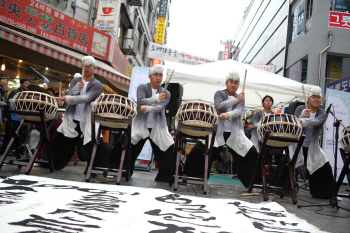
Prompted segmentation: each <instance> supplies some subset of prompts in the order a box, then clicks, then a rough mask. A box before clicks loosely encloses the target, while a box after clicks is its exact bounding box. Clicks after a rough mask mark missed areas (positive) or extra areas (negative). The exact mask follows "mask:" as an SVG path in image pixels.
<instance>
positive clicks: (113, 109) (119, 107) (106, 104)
mask: <svg viewBox="0 0 350 233" xmlns="http://www.w3.org/2000/svg"><path fill="white" fill-rule="evenodd" d="M91 106H92V109H93V110H94V111H95V114H96V116H100V117H106V118H114V119H127V118H128V116H132V118H135V116H136V113H137V112H136V104H135V102H134V101H132V100H130V99H128V98H126V97H124V96H121V95H115V94H108V95H100V96H99V97H97V99H96V100H95V101H94V102H92V103H91ZM97 122H99V123H100V124H101V125H103V126H106V127H110V128H126V127H128V124H127V123H114V122H107V121H99V120H97Z"/></svg>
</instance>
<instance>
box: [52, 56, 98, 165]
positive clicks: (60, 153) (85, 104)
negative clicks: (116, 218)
mask: <svg viewBox="0 0 350 233" xmlns="http://www.w3.org/2000/svg"><path fill="white" fill-rule="evenodd" d="M82 61H85V68H84V79H83V80H82V79H81V78H80V77H77V78H73V80H72V81H71V83H70V86H69V90H68V92H67V95H65V96H63V97H60V98H59V99H58V101H57V102H58V105H62V104H63V103H62V102H65V103H66V104H67V108H66V112H65V115H64V119H63V122H62V124H61V125H60V126H59V127H58V129H57V131H56V132H55V133H54V135H53V136H52V138H51V140H50V152H51V155H52V158H53V161H54V166H55V169H56V170H60V169H62V168H64V167H65V166H66V165H67V164H68V163H69V161H70V159H71V157H72V155H73V153H74V148H75V146H76V145H77V143H78V141H79V138H80V137H81V135H82V136H83V145H84V150H86V151H87V154H88V155H91V150H92V146H93V144H92V141H91V110H92V107H91V105H90V104H91V102H92V101H94V100H95V99H96V98H97V97H98V96H99V95H100V94H101V92H102V83H101V82H100V81H98V80H97V79H96V78H95V77H94V71H95V69H96V61H95V59H94V58H93V57H92V56H85V57H83V59H82ZM89 152H90V153H89ZM87 161H88V166H89V161H90V157H88V158H87Z"/></svg>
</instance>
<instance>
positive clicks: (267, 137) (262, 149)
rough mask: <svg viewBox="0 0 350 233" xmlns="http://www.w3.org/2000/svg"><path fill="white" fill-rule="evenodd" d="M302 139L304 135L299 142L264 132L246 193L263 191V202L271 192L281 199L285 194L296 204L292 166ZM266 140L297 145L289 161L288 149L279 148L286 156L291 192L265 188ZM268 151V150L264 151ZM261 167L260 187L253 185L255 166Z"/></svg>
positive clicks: (271, 187)
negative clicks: (257, 190)
mask: <svg viewBox="0 0 350 233" xmlns="http://www.w3.org/2000/svg"><path fill="white" fill-rule="evenodd" d="M304 138H305V135H301V136H300V138H299V140H298V139H287V138H281V137H276V136H270V131H266V132H265V135H264V138H263V142H262V144H261V146H260V151H259V156H258V159H257V162H256V164H255V168H254V172H253V176H252V179H251V181H250V184H249V188H248V193H251V192H252V190H253V188H261V189H263V197H264V201H267V200H268V195H269V192H273V193H278V194H280V196H281V197H283V196H284V195H285V194H289V193H291V194H292V200H293V204H296V203H297V202H298V198H297V194H296V190H295V177H294V166H295V163H296V161H297V158H298V154H299V151H300V149H301V146H302V145H303V142H304ZM268 140H274V141H280V142H294V143H298V145H297V148H296V150H295V152H294V155H293V158H292V160H290V157H289V149H288V147H284V148H280V149H282V150H284V151H285V153H286V155H287V159H288V170H289V179H290V183H291V187H292V191H287V190H284V189H283V187H276V186H267V182H266V171H265V162H264V161H265V158H264V156H265V153H264V152H265V149H266V147H267V146H266V143H267V141H268ZM266 151H268V150H266ZM259 163H260V166H261V171H262V185H255V184H254V182H255V178H256V176H257V174H256V170H257V166H259Z"/></svg>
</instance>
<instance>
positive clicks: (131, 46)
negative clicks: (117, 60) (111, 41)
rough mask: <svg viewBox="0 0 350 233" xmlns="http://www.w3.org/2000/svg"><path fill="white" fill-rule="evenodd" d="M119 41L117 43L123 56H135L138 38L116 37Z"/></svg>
mask: <svg viewBox="0 0 350 233" xmlns="http://www.w3.org/2000/svg"><path fill="white" fill-rule="evenodd" d="M118 40H119V41H121V43H120V44H119V46H120V49H121V51H122V52H123V53H124V55H125V56H128V55H130V56H135V55H136V52H137V50H138V40H137V39H135V38H123V37H119V38H118Z"/></svg>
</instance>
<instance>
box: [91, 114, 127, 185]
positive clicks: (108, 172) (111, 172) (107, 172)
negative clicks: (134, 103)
mask: <svg viewBox="0 0 350 233" xmlns="http://www.w3.org/2000/svg"><path fill="white" fill-rule="evenodd" d="M96 120H98V121H105V122H111V123H125V124H128V127H127V128H110V127H106V126H103V125H100V127H99V128H98V132H97V138H95V121H96ZM131 125H132V116H128V118H127V119H116V118H107V117H100V116H96V115H95V112H94V111H92V112H91V126H92V130H91V140H92V141H93V143H94V147H93V149H92V154H91V161H90V165H89V168H88V171H87V174H86V178H85V180H86V181H87V182H89V180H90V176H91V174H99V175H104V176H116V177H117V181H116V184H118V185H119V184H120V180H121V178H122V173H123V172H125V173H126V181H129V178H130V155H131ZM102 129H106V130H109V131H111V132H112V131H114V132H125V133H126V137H125V139H124V145H123V151H122V155H121V158H120V164H119V169H114V168H105V167H95V166H94V161H95V155H96V151H97V147H98V144H99V140H100V137H101V132H102ZM125 159H126V168H125V170H123V165H124V160H125Z"/></svg>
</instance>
